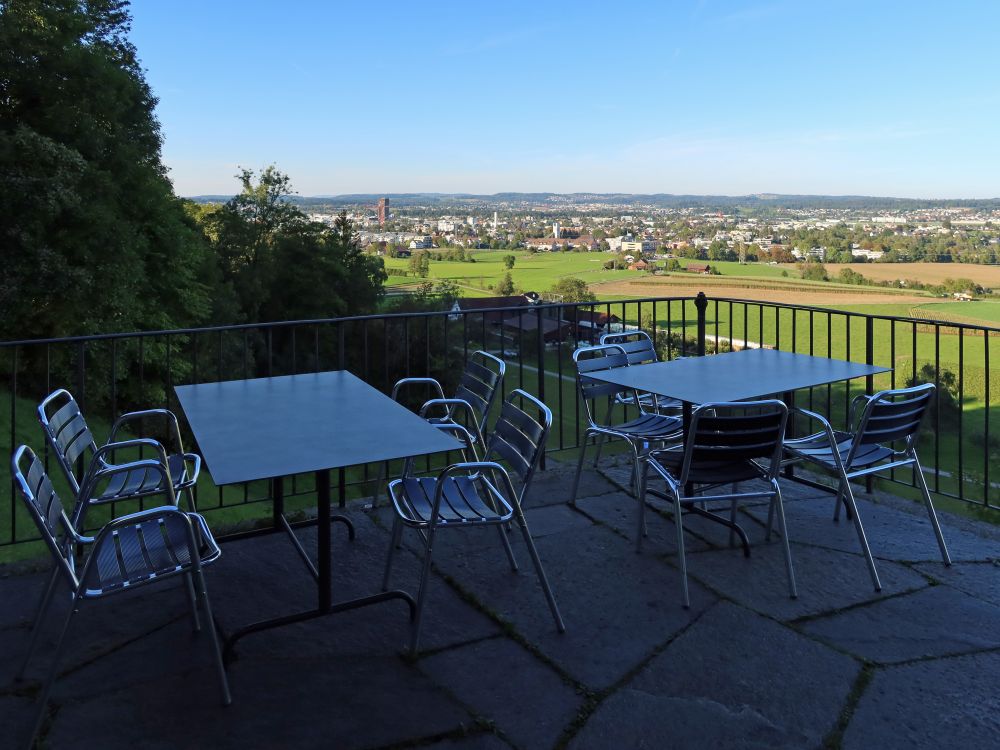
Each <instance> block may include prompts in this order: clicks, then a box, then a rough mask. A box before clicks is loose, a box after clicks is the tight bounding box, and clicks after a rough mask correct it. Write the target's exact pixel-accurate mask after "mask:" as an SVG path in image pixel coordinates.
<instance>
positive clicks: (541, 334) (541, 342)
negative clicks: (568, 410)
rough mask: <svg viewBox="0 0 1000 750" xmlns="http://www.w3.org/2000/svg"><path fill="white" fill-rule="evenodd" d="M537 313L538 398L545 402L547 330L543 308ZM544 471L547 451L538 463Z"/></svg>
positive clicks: (543, 452) (558, 333) (558, 319)
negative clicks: (543, 324)
mask: <svg viewBox="0 0 1000 750" xmlns="http://www.w3.org/2000/svg"><path fill="white" fill-rule="evenodd" d="M535 314H536V315H537V316H538V329H537V330H538V364H537V365H536V367H537V368H538V400H539V401H541V402H542V403H543V404H544V403H545V331H544V330H543V327H542V310H540V309H536V310H535ZM561 318H562V316H561V315H560V316H559V317H558V318H556V324H557V327H556V337H557V338H558V337H559V335H560V334H561V333H562V329H561V327H560V326H559V324H561V323H562V320H561ZM560 417H561V415H560ZM538 468H540V469H541V470H542V471H545V451H544V450H543V451H542V458H541V462H540V463H539V465H538Z"/></svg>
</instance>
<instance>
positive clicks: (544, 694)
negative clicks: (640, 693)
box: [420, 638, 583, 748]
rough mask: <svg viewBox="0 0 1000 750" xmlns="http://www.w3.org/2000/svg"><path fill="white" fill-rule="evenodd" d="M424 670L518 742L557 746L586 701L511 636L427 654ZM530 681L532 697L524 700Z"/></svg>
mask: <svg viewBox="0 0 1000 750" xmlns="http://www.w3.org/2000/svg"><path fill="white" fill-rule="evenodd" d="M420 669H421V670H422V671H423V672H425V673H427V674H428V675H429V676H430V677H431V679H433V680H434V681H435V682H437V683H438V684H440V685H441V686H443V687H444V688H446V689H447V690H448V691H450V692H451V694H452V695H454V696H456V697H457V698H458V699H459V700H460V701H461V702H462V703H463V704H465V705H468V706H470V707H471V709H472V711H473V712H474V713H475V714H478V715H481V716H489V717H490V719H491V720H492V721H493V722H495V724H496V727H497V728H498V729H499V730H500V731H501V732H502V733H503V734H504V736H506V737H508V738H510V739H511V741H513V742H514V744H515V745H517V746H519V747H532V748H534V747H538V748H543V747H552V746H554V745H555V743H556V740H558V739H559V736H560V735H561V734H562V731H563V729H564V728H565V727H566V725H568V724H569V723H570V721H572V720H573V717H574V716H575V715H576V713H577V711H578V710H579V708H580V705H581V703H582V701H583V699H582V697H581V695H580V694H579V693H578V692H577V691H576V690H575V689H574V688H573V687H572V686H571V685H567V684H566V682H565V681H564V680H563V679H562V678H561V677H560V676H559V675H558V674H557V673H556V672H554V671H553V670H552V669H551V668H550V667H549V666H547V665H546V664H544V663H543V662H541V661H539V660H538V659H537V658H536V657H535V656H534V655H532V654H530V653H529V652H528V651H526V650H525V649H524V648H523V647H522V646H520V645H518V644H517V643H515V642H514V641H512V640H510V639H507V638H493V639H489V640H485V641H479V642H478V643H472V644H469V645H466V646H462V647H460V648H456V649H450V650H448V651H443V652H440V653H438V654H434V655H432V656H427V657H424V658H422V659H421V660H420ZM526 685H530V686H531V692H532V699H531V700H525V699H524V693H525V686H526Z"/></svg>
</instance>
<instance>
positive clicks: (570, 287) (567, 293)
mask: <svg viewBox="0 0 1000 750" xmlns="http://www.w3.org/2000/svg"><path fill="white" fill-rule="evenodd" d="M551 292H552V294H553V295H554V296H555V295H557V296H559V297H561V298H562V301H563V302H596V301H597V295H595V294H594V293H593V292H591V291H590V288H589V287H588V286H587V282H586V281H584V280H583V279H577V278H574V277H572V276H566V277H565V278H562V279H559V281H557V282H556V283H555V284H553V285H552V289H551Z"/></svg>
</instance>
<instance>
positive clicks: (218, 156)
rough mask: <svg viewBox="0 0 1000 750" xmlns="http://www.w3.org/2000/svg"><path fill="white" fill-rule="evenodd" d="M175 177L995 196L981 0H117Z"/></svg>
mask: <svg viewBox="0 0 1000 750" xmlns="http://www.w3.org/2000/svg"><path fill="white" fill-rule="evenodd" d="M132 12H133V17H134V20H133V31H132V40H133V42H134V43H135V44H136V46H137V48H138V52H139V57H140V59H141V61H142V64H143V67H144V68H145V69H146V71H147V79H148V81H149V83H150V85H151V86H152V87H153V91H154V92H155V93H156V95H157V96H158V97H159V100H160V103H159V106H158V108H157V113H158V117H159V119H160V122H161V124H162V128H163V135H164V146H163V158H164V161H165V163H166V164H167V166H168V167H169V168H170V170H171V178H172V179H173V181H174V185H175V188H176V190H177V192H178V193H180V194H182V195H196V194H206V193H232V192H234V191H235V190H236V185H237V183H236V180H235V179H234V178H233V175H234V174H235V173H236V170H237V167H238V166H245V167H251V168H257V167H261V166H264V165H266V164H271V163H274V164H277V165H278V167H279V168H280V169H281V170H283V171H284V172H286V173H288V174H289V175H290V176H291V177H292V181H293V184H294V186H295V188H296V190H297V191H298V192H299V193H301V194H303V195H319V194H336V193H354V192H364V193H383V192H384V193H399V192H472V193H494V192H499V191H525V192H544V191H556V192H629V193H648V192H658V193H698V194H708V193H711V194H730V195H734V194H746V193H758V192H774V193H818V194H864V195H892V196H908V197H924V198H946V197H997V196H1000V139H998V134H1000V128H998V125H1000V55H998V53H997V29H1000V3H998V2H993V1H992V0H988V1H983V2H966V1H963V0H956V1H954V2H950V3H942V2H921V1H920V0H914V1H912V2H889V1H886V2H880V1H878V0H868V2H854V1H853V0H839V1H838V2H819V1H815V2H813V1H811V0H797V1H794V2H736V1H734V2H722V1H721V0H720V1H718V2H712V1H711V0H703V1H701V2H697V1H692V2H681V1H679V0H678V1H674V2H669V1H667V0H663V1H661V2H651V3H643V2H627V1H622V2H609V1H605V2H596V3H589V2H583V1H578V2H572V3H568V2H567V3H564V2H545V1H544V0H541V1H540V0H536V1H535V2H532V3H521V2H509V3H508V2H505V3H478V2H468V0H466V1H465V2H434V1H433V0H432V1H429V2H422V3H416V2H393V1H392V0H386V1H385V2H373V3H349V2H320V1H318V0H317V1H315V2H305V1H304V0H299V1H297V2H289V3H280V4H279V3H276V2H273V1H272V2H257V1H256V0H241V2H230V1H228V0H225V1H224V0H212V1H211V2H204V0H200V1H199V2H190V1H189V0H170V1H169V2H165V1H164V0H133V7H132Z"/></svg>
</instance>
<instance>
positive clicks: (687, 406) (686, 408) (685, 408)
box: [681, 401, 694, 497]
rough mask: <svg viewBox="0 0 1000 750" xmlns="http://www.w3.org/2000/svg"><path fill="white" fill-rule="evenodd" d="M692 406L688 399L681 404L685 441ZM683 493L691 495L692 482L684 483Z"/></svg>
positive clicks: (688, 429) (686, 495)
mask: <svg viewBox="0 0 1000 750" xmlns="http://www.w3.org/2000/svg"><path fill="white" fill-rule="evenodd" d="M693 411H694V408H693V407H692V406H691V402H690V401H685V402H684V403H683V404H682V405H681V425H682V426H683V428H684V440H685V442H686V441H687V436H688V432H689V431H690V430H691V415H692V412H693ZM684 495H685V497H691V496H692V495H694V484H693V483H692V482H687V483H686V484H685V485H684Z"/></svg>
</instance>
